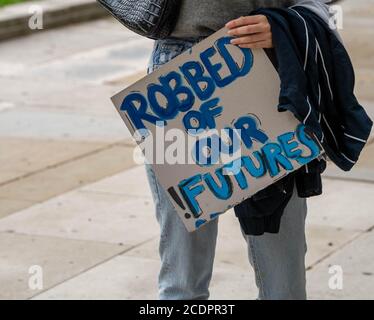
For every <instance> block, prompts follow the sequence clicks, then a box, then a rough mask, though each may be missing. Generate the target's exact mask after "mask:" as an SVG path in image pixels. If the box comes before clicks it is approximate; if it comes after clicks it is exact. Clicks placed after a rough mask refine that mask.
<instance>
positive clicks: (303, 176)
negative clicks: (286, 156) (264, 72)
mask: <svg viewBox="0 0 374 320" xmlns="http://www.w3.org/2000/svg"><path fill="white" fill-rule="evenodd" d="M252 14H263V15H265V16H267V18H268V19H269V22H270V24H271V27H272V33H273V42H274V47H275V49H274V50H271V51H272V52H271V55H272V56H275V58H276V62H275V64H276V68H277V71H278V74H279V77H280V80H281V88H280V95H279V105H278V110H279V111H281V112H285V111H291V112H292V113H293V114H294V115H295V117H296V118H297V119H298V120H299V121H301V122H302V123H304V124H305V125H306V126H307V127H308V128H309V129H311V131H312V132H314V134H315V136H316V138H317V139H318V140H319V141H320V142H321V145H322V146H323V148H324V150H325V152H326V155H327V156H328V157H329V158H330V159H331V160H332V161H333V162H334V163H335V164H336V165H337V166H338V167H339V168H341V169H342V170H345V171H349V170H350V169H351V168H352V167H353V166H354V164H355V163H356V162H357V160H358V158H359V155H360V153H361V151H362V149H363V147H364V146H365V143H366V141H367V139H368V137H369V135H370V131H371V128H372V124H373V123H372V121H371V119H370V118H369V117H368V115H367V114H366V112H365V110H364V109H363V107H362V106H361V105H360V104H359V103H358V101H357V99H356V97H355V95H354V84H355V76H354V71H353V67H352V63H351V60H350V58H349V55H348V53H347V51H346V50H345V48H344V46H343V44H342V43H341V41H340V40H339V39H338V38H337V37H336V35H335V34H334V32H333V31H332V30H331V29H330V27H329V26H328V25H327V24H326V23H325V22H324V21H323V20H322V19H321V18H320V17H319V16H317V15H316V14H314V13H313V12H312V11H310V10H308V9H306V8H303V7H301V6H293V7H292V8H288V9H276V8H268V9H259V10H256V11H254V12H252ZM324 165H325V164H324V161H318V160H315V161H313V162H312V163H311V164H309V165H308V169H309V170H305V168H301V169H299V170H298V171H297V172H296V173H295V174H291V175H289V176H288V177H286V178H284V179H283V180H284V181H282V180H281V181H279V182H277V183H276V185H275V186H274V185H273V186H270V187H268V188H266V189H264V190H262V191H260V193H259V194H258V195H257V194H256V195H255V196H253V197H251V198H250V199H248V200H245V201H244V202H242V203H241V204H239V205H237V206H236V207H235V214H236V216H237V217H238V218H239V221H240V224H241V226H242V228H243V230H244V231H245V233H246V234H253V235H260V234H263V233H264V232H272V233H276V232H278V231H279V226H280V219H281V216H282V213H283V209H284V208H285V206H286V204H287V202H288V201H289V199H290V198H291V194H292V192H293V187H292V184H290V181H291V180H292V181H294V180H295V179H296V186H297V189H298V193H299V196H304V197H308V196H312V195H318V194H320V193H321V192H322V182H321V178H320V174H321V173H322V171H323V170H324ZM286 186H288V187H286ZM282 193H283V196H282V195H281V194H282ZM286 193H287V194H288V196H285V194H286Z"/></svg>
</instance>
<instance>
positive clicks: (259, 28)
mask: <svg viewBox="0 0 374 320" xmlns="http://www.w3.org/2000/svg"><path fill="white" fill-rule="evenodd" d="M264 32H270V24H269V23H266V22H265V23H258V24H250V25H245V26H242V27H237V28H234V29H230V30H229V31H228V34H229V35H231V36H243V35H248V34H252V33H264Z"/></svg>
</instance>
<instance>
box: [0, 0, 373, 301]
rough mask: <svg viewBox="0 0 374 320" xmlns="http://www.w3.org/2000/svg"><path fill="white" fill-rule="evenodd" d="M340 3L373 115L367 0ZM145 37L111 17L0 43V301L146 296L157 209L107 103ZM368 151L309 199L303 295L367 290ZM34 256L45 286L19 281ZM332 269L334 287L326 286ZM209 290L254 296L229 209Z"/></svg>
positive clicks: (143, 52)
mask: <svg viewBox="0 0 374 320" xmlns="http://www.w3.org/2000/svg"><path fill="white" fill-rule="evenodd" d="M343 3H344V8H345V9H346V17H345V29H344V30H343V32H342V33H343V37H344V39H345V41H346V44H347V46H348V48H349V50H350V52H351V53H352V59H353V62H354V65H355V68H356V71H357V80H358V87H357V89H358V90H357V94H358V97H359V99H360V101H361V102H362V103H363V104H364V105H365V106H367V110H368V112H369V114H371V115H372V116H374V96H373V95H372V94H373V93H372V84H371V80H370V79H373V76H374V61H373V55H372V53H373V51H374V46H373V44H372V43H371V39H372V33H373V32H374V31H373V30H374V28H373V26H374V21H373V19H372V17H371V16H370V15H369V14H368V12H371V10H374V6H373V4H372V2H370V1H361V0H360V1H357V2H356V1H355V2H353V0H352V1H350V0H348V1H345V2H343ZM355 3H357V5H353V4H355ZM360 10H361V11H360ZM362 26H365V28H362ZM92 30H95V32H92ZM36 43H37V45H35V44H36ZM152 45H153V42H152V41H150V40H148V39H143V38H141V37H138V36H137V35H135V34H133V33H130V32H128V31H126V29H124V28H123V27H122V26H121V25H120V24H119V23H118V22H115V21H114V20H113V19H101V20H97V21H93V22H87V23H82V24H78V25H71V26H67V27H65V28H57V29H53V30H48V31H46V32H36V33H35V34H33V35H31V36H30V37H22V38H16V39H13V40H9V41H4V42H1V43H0V70H1V72H0V285H1V287H2V290H1V292H0V299H84V298H87V299H100V298H103V299H154V298H156V297H157V283H156V281H157V273H158V269H159V261H158V248H157V246H158V225H157V223H156V220H155V218H154V207H153V203H152V199H151V195H150V192H149V189H148V184H147V181H146V176H145V172H144V168H143V167H139V166H136V165H135V164H134V162H133V160H132V152H133V148H134V145H133V143H132V141H131V140H129V133H128V132H127V130H126V129H125V127H124V125H123V123H122V120H121V119H120V118H119V116H118V114H117V112H116V111H115V109H114V107H113V106H112V104H111V102H110V100H109V97H110V96H111V95H113V94H114V93H116V92H118V91H119V90H121V89H123V88H124V87H125V86H126V85H129V84H131V83H133V82H134V81H135V80H137V79H139V78H140V77H142V76H143V75H145V65H146V63H147V60H148V58H149V54H150V51H151V49H152ZM373 134H374V132H373ZM372 138H373V137H372ZM373 156H374V144H370V145H369V146H368V147H367V148H366V150H365V151H364V153H363V156H362V158H361V160H360V162H359V164H358V166H357V168H356V169H355V170H354V171H353V172H352V173H350V174H347V175H342V174H340V172H339V173H336V170H335V169H334V168H332V167H331V168H329V171H328V172H327V174H326V177H325V178H324V194H323V196H321V197H318V198H313V199H310V200H309V212H308V219H307V233H308V255H307V265H308V273H307V275H308V289H309V296H310V298H319V299H342V298H346V299H359V298H362V299H373V298H374V250H373V245H374V231H373V230H374V209H373V206H372V198H373V196H374V179H373V171H374V162H373V160H372V159H373ZM334 170H335V171H334ZM35 265H37V266H40V267H42V270H43V288H42V289H32V288H30V287H29V281H30V277H32V275H33V274H30V273H29V268H30V267H31V266H35ZM336 265H337V266H341V267H342V270H343V276H344V278H343V279H344V282H343V285H344V287H343V289H342V290H333V289H331V288H330V287H329V279H330V277H331V276H332V274H329V271H330V270H331V269H330V266H336ZM211 294H212V298H213V299H253V298H255V297H256V287H255V282H254V278H253V272H252V270H251V268H250V267H249V263H248V262H247V257H246V246H245V243H244V241H243V239H242V236H241V233H240V230H239V225H238V222H237V220H236V218H235V217H234V215H233V214H232V212H228V213H227V214H225V215H223V216H222V217H221V218H220V232H219V239H218V245H217V256H216V263H215V269H214V276H213V280H212V285H211Z"/></svg>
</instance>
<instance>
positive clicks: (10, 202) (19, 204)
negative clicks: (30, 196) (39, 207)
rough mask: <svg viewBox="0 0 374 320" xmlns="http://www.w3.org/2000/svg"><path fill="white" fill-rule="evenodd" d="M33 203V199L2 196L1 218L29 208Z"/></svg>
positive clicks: (0, 204)
mask: <svg viewBox="0 0 374 320" xmlns="http://www.w3.org/2000/svg"><path fill="white" fill-rule="evenodd" d="M33 204H34V202H33V201H27V200H15V199H1V198H0V219H1V218H4V217H6V216H7V215H9V214H12V213H13V212H17V211H20V210H22V209H25V208H28V207H30V206H32V205H33Z"/></svg>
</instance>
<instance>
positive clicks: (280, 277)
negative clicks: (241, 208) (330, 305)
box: [243, 188, 307, 300]
mask: <svg viewBox="0 0 374 320" xmlns="http://www.w3.org/2000/svg"><path fill="white" fill-rule="evenodd" d="M306 214H307V205H306V199H302V198H299V197H298V196H297V191H296V188H295V190H294V193H293V196H292V198H291V200H290V202H289V203H288V205H287V207H286V209H285V211H284V214H283V217H282V220H281V226H280V231H279V233H278V234H269V233H265V234H264V235H262V236H245V239H246V241H247V244H248V256H249V260H250V263H251V265H252V267H253V269H254V271H255V275H256V284H257V287H258V289H259V299H266V300H305V299H306V280H305V254H306V248H307V247H306V239H305V218H306ZM243 234H244V233H243Z"/></svg>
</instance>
